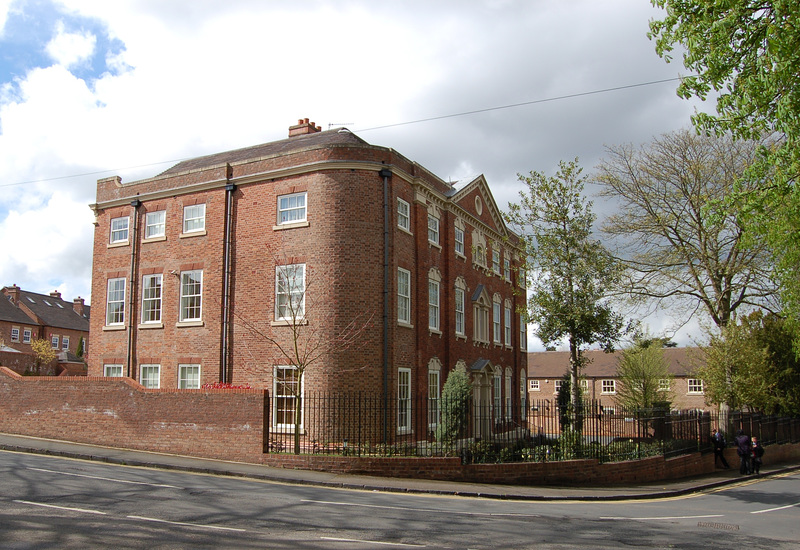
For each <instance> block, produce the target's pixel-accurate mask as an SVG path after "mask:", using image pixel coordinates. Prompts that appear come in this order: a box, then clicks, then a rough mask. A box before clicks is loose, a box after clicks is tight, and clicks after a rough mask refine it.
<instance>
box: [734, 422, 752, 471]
mask: <svg viewBox="0 0 800 550" xmlns="http://www.w3.org/2000/svg"><path fill="white" fill-rule="evenodd" d="M750 446H751V442H750V436H749V435H747V434H745V433H744V430H739V431H738V432H736V454H737V455H739V473H740V474H742V475H746V474H749V473H750V453H751V448H750Z"/></svg>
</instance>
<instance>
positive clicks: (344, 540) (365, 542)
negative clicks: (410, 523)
mask: <svg viewBox="0 0 800 550" xmlns="http://www.w3.org/2000/svg"><path fill="white" fill-rule="evenodd" d="M320 539H321V540H329V541H332V542H355V543H358V544H380V545H383V546H408V547H411V548H426V546H425V545H424V544H404V543H402V542H381V541H378V540H359V539H337V538H334V537H320Z"/></svg>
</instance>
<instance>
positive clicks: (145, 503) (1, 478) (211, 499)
mask: <svg viewBox="0 0 800 550" xmlns="http://www.w3.org/2000/svg"><path fill="white" fill-rule="evenodd" d="M634 547H636V548H686V549H689V548H691V549H694V548H703V549H709V550H714V549H725V550H730V549H735V548H745V547H746V548H748V549H758V548H769V549H772V550H780V549H790V548H791V549H796V548H798V547H800V474H798V473H793V474H787V475H784V476H782V477H776V478H769V479H762V480H758V479H750V480H749V481H748V482H746V483H744V484H741V485H736V486H731V487H727V488H724V489H719V490H717V491H715V492H710V493H706V494H698V495H693V496H688V497H681V498H670V499H662V500H645V501H616V502H521V501H503V500H489V499H480V498H465V497H450V496H447V497H445V496H426V495H407V494H397V493H382V492H366V491H352V490H343V489H331V488H322V487H313V486H299V485H288V484H280V483H270V482H262V481H255V480H250V479H238V478H230V477H217V476H210V475H198V474H190V473H184V472H174V471H163V470H156V469H146V468H135V467H127V466H114V465H109V464H102V463H95V462H86V461H80V460H72V459H66V458H56V457H48V456H39V455H31V454H22V453H13V452H3V451H0V548H3V549H17V548H24V549H31V548H81V549H83V548H270V549H272V548H276V549H283V548H287V549H288V548H300V549H306V548H308V549H321V548H326V549H339V548H343V549H344V548H354V549H362V548H364V549H367V548H383V549H390V548H464V549H469V548H473V549H496V548H537V549H555V548H558V549H562V548H600V549H612V548H613V549H615V550H619V549H624V548H634Z"/></svg>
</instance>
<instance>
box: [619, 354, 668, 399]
mask: <svg viewBox="0 0 800 550" xmlns="http://www.w3.org/2000/svg"><path fill="white" fill-rule="evenodd" d="M617 377H618V378H619V381H620V385H619V387H618V388H617V396H616V401H617V403H618V404H619V405H621V406H622V407H624V408H629V409H653V408H654V407H655V406H656V405H657V404H658V405H659V406H663V405H666V407H667V408H669V403H671V401H672V395H671V393H670V392H669V391H665V390H663V389H662V383H663V382H667V383H668V382H669V381H670V380H672V375H671V374H670V372H669V368H668V366H667V361H666V359H665V358H664V350H663V348H662V346H661V344H660V343H659V342H658V341H657V339H651V340H647V341H645V342H643V343H637V344H636V345H634V346H632V347H630V348H628V349H626V350H624V351H623V352H622V357H621V358H620V360H619V364H618V365H617Z"/></svg>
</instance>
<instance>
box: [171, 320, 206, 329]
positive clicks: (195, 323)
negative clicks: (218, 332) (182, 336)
mask: <svg viewBox="0 0 800 550" xmlns="http://www.w3.org/2000/svg"><path fill="white" fill-rule="evenodd" d="M204 325H205V323H204V322H203V321H178V322H177V323H175V326H176V327H178V328H188V327H202V326H204Z"/></svg>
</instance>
